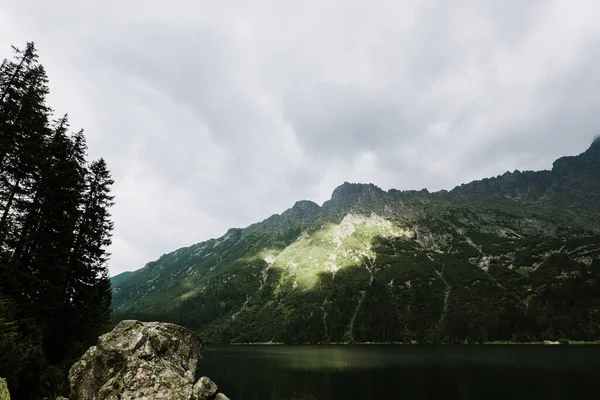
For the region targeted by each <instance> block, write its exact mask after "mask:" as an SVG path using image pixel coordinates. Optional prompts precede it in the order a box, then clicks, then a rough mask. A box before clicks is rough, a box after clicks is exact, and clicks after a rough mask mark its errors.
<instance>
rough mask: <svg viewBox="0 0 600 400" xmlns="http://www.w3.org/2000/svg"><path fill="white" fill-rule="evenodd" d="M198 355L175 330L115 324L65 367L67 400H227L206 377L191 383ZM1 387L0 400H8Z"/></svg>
mask: <svg viewBox="0 0 600 400" xmlns="http://www.w3.org/2000/svg"><path fill="white" fill-rule="evenodd" d="M203 351H204V345H203V343H202V341H201V340H200V338H199V337H198V336H197V335H196V334H194V333H193V332H191V331H189V330H187V329H185V328H183V327H181V326H178V325H174V324H168V323H160V322H140V321H134V320H126V321H121V322H120V323H119V324H118V325H117V326H116V327H115V328H114V329H113V330H112V331H111V332H109V333H107V334H105V335H102V336H100V338H99V339H98V344H97V345H96V346H92V347H90V348H89V350H88V351H87V352H86V353H85V354H84V355H83V357H81V359H80V360H79V361H78V362H76V363H75V364H74V365H73V366H72V367H71V370H70V371H69V384H70V386H71V400H117V399H119V400H151V399H164V400H209V399H210V400H228V398H227V396H225V395H224V394H222V393H217V385H216V384H215V383H214V382H213V381H212V380H211V379H210V378H208V377H205V376H204V377H201V378H200V379H199V380H198V381H197V382H196V383H194V376H195V373H196V366H197V364H198V362H199V361H201V360H202V354H203ZM1 383H2V380H1V379H0V399H1V400H4V399H9V398H10V397H8V390H6V393H5V394H3V393H4V391H3V389H2V384H1ZM3 396H5V397H3ZM57 400H68V399H66V398H64V397H59V398H58V399H57Z"/></svg>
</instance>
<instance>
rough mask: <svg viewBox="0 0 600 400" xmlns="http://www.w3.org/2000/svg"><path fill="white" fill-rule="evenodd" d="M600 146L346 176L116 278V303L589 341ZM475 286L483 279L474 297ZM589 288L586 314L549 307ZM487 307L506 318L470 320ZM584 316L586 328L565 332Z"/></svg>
mask: <svg viewBox="0 0 600 400" xmlns="http://www.w3.org/2000/svg"><path fill="white" fill-rule="evenodd" d="M599 143H600V142H599V141H598V139H595V140H594V142H593V143H592V145H591V146H590V148H589V149H588V150H586V151H585V152H583V153H581V154H579V155H577V156H570V157H562V158H560V159H558V160H556V161H555V163H554V164H553V168H552V170H545V171H536V172H534V171H525V172H520V171H515V172H513V173H510V172H507V173H505V174H503V175H499V176H497V177H494V178H486V179H482V180H479V181H473V182H470V183H468V184H463V185H459V186H457V187H455V188H454V189H452V190H451V191H445V190H441V191H438V192H433V193H430V192H429V191H427V190H426V189H423V190H420V191H415V190H412V191H399V190H396V189H390V190H388V191H384V190H382V189H381V188H379V187H377V186H376V185H373V184H356V183H349V182H344V183H343V184H342V185H340V186H338V187H337V188H336V189H335V190H334V191H333V193H332V196H331V198H330V199H329V200H327V201H325V202H324V203H323V205H322V206H319V205H318V204H316V203H314V202H311V201H308V200H301V201H298V202H296V203H295V204H294V206H293V207H291V208H289V209H287V210H285V211H284V212H282V213H281V214H274V215H272V216H270V217H269V218H267V219H265V220H263V221H261V222H258V223H255V224H252V225H250V226H248V227H246V228H233V229H230V230H228V231H227V233H226V234H225V235H223V236H221V237H220V238H217V239H210V240H208V241H204V242H201V243H197V244H195V245H192V246H189V247H185V248H180V249H178V250H176V251H174V252H171V253H167V254H165V255H163V256H161V257H160V258H159V259H158V260H156V261H153V262H150V263H148V264H146V266H145V267H144V268H142V269H140V270H137V271H134V272H130V273H129V274H127V275H117V276H115V277H113V280H112V282H113V309H114V311H115V315H116V317H117V318H120V317H135V318H138V319H145V318H146V319H162V320H166V321H169V322H176V323H180V324H183V325H184V326H188V327H190V328H191V329H194V330H196V331H198V332H200V333H201V334H202V335H203V337H205V338H207V339H208V340H212V341H223V342H238V341H242V342H243V341H264V342H266V341H270V340H273V341H282V342H290V343H299V342H313V343H321V342H329V341H336V342H337V341H373V340H375V339H377V340H394V341H406V340H419V341H421V342H428V341H433V342H436V341H443V342H452V341H463V340H482V339H486V340H487V339H512V338H513V336H516V337H517V338H519V337H527V338H532V339H541V338H544V339H545V338H554V339H556V338H557V337H559V336H560V337H562V336H565V337H566V336H569V337H571V338H575V337H580V338H587V337H589V336H590V335H592V332H593V334H596V332H597V333H600V318H597V313H598V310H597V308H598V307H597V304H596V303H595V302H596V296H597V297H598V301H600V287H599V284H597V283H596V282H597V280H596V278H595V277H596V275H595V274H597V273H600V268H596V265H597V263H598V252H597V250H598V249H597V248H598V245H600V241H599V239H598V235H600V220H599V218H598V213H597V211H598V210H600V201H599V198H598V195H597V194H596V193H600V191H596V190H597V189H598V188H600V173H599V171H600V168H596V167H599V166H600V145H599ZM577 240H583V241H584V242H586V243H587V242H589V243H587V244H586V245H585V246H588V247H589V248H590V249H592V251H591V253H592V254H591V255H587V253H586V254H585V255H582V254H581V252H582V251H583V250H582V249H581V248H584V249H585V248H586V247H585V246H583V245H582V246H579V245H578V243H579V242H577ZM586 251H587V250H586ZM584 253H585V251H584ZM561 257H562V258H561ZM556 259H561V260H562V261H560V262H558V261H556ZM555 263H558V264H557V265H554V264H555ZM592 265H593V266H594V268H591V266H592ZM540 266H542V267H543V268H542V267H540ZM561 274H566V275H564V276H566V277H567V278H564V279H566V280H560V279H563V278H560V279H559V278H557V277H561V276H563V275H561ZM539 275H544V276H542V277H540V276H539ZM583 277H586V279H587V281H589V280H591V281H593V282H592V283H589V284H588V283H582V282H587V281H586V280H584V281H581V279H583ZM399 279H400V280H402V282H403V284H402V285H400V286H397V282H399V281H398V280H399ZM548 279H552V280H553V282H554V281H556V282H558V283H555V284H554V283H553V284H549V283H548V282H549V281H548ZM557 279H558V281H557ZM571 279H572V280H573V282H575V283H573V282H571ZM598 280H599V281H600V279H598ZM580 281H581V282H580ZM395 282H396V283H395ZM407 282H408V283H407ZM565 282H568V289H565V284H566V283H565ZM473 284H477V285H479V286H480V287H481V288H483V289H479V286H478V290H476V291H475V292H477V293H478V295H477V296H475V295H473V293H475V292H473V290H474V289H473V287H472V285H473ZM553 285H558V286H557V287H558V288H559V289H560V290H562V291H564V290H568V291H569V295H568V296H566V297H565V295H564V293H563V295H562V296H563V299H561V298H560V296H557V295H556V294H555V291H556V290H559V289H557V288H556V287H554V286H553ZM582 285H583V286H582ZM586 285H588V286H590V287H587V286H586ZM584 286H585V287H584ZM499 288H502V289H501V292H497V291H498V290H499ZM584 289H585V290H591V291H592V292H593V293H592V294H591V295H590V296H589V299H586V300H585V302H590V301H591V302H592V303H593V304H591V303H590V304H588V305H586V306H585V307H584V311H585V316H582V315H580V313H579V314H577V313H576V312H575V311H573V310H571V309H569V310H570V311H564V310H562V309H561V310H562V311H560V312H559V311H557V309H556V307H554V306H552V307H551V306H550V305H549V304H554V303H557V304H559V303H560V304H561V306H560V307H563V308H564V307H566V306H565V305H564V304H562V303H561V302H562V301H563V300H564V298H567V299H570V300H569V301H571V300H572V297H573V296H575V294H573V293H575V292H577V290H579V291H580V292H581V291H584ZM560 290H559V291H560ZM532 291H533V295H532V294H531V292H532ZM596 291H597V292H598V293H596ZM571 292H573V293H571ZM528 293H529V294H528ZM531 296H533V297H531ZM569 296H571V297H569ZM577 299H578V300H577V301H579V302H580V303H581V302H582V301H584V300H582V299H581V298H579V297H578V298H577ZM536 301H539V302H540V303H539V304H538V303H536ZM455 302H456V304H455ZM530 303H531V304H530ZM352 304H354V305H352ZM465 304H470V305H469V306H466V305H465ZM586 304H587V303H586ZM557 307H558V306H557ZM382 310H385V312H386V314H387V315H388V317H385V316H384V315H382V312H383V311H382ZM417 310H421V311H419V312H417ZM483 310H485V313H487V314H489V315H495V317H493V318H491V317H489V318H488V317H482V316H481V315H479V314H477V315H479V316H478V317H477V318H475V317H473V315H472V314H473V313H474V312H475V311H477V312H478V313H480V312H483ZM502 310H504V311H502ZM508 310H510V311H508ZM531 310H536V311H535V312H536V315H534V316H531V315H528V313H530V312H533V311H531ZM572 314H573V315H572ZM575 314H577V318H580V319H581V318H583V320H585V321H586V322H585V324H583V325H584V327H585V329H583V328H581V329H580V328H579V327H577V326H576V324H575V323H573V322H571V323H570V325H568V326H569V327H568V328H567V327H566V325H565V326H563V327H562V328H560V329H559V326H560V324H561V323H562V322H561V321H562V320H561V318H563V319H564V318H567V319H568V320H569V321H572V320H574V318H575V316H574V315H575ZM478 318H479V319H478ZM503 318H504V319H508V321H511V322H510V323H509V326H504V325H503V324H504V322H501V321H502V319H503ZM556 318H558V319H557V320H556V321H555V319H556ZM596 319H598V320H599V321H596ZM460 321H470V322H468V323H467V322H465V323H466V324H467V326H468V327H467V328H464V327H461V326H460V325H461V322H460ZM473 321H479V322H477V323H474V322H473ZM519 321H521V322H519ZM523 321H526V323H525V322H523ZM536 321H537V322H536ZM434 322H435V323H434ZM563 322H564V321H563ZM469 324H471V325H469ZM469 326H470V327H469ZM342 327H343V329H342ZM586 335H587V336H586Z"/></svg>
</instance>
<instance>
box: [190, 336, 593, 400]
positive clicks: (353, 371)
mask: <svg viewBox="0 0 600 400" xmlns="http://www.w3.org/2000/svg"><path fill="white" fill-rule="evenodd" d="M198 374H199V376H200V375H206V376H209V377H211V378H212V379H213V380H214V381H215V382H216V383H217V385H218V386H219V391H222V392H223V393H225V394H226V395H227V396H229V397H230V398H231V399H232V400H258V399H260V400H268V399H278V400H288V399H289V400H291V399H303V400H309V399H310V400H317V399H318V400H321V399H346V400H354V399H361V400H363V399H403V400H408V399H410V400H412V399H444V400H445V399H461V400H463V399H486V400H488V399H502V400H510V399H527V400H533V399H544V400H550V399H599V400H600V346H595V347H594V346H578V345H571V346H564V347H563V346H534V345H522V346H518V345H514V346H513V345H489V346H431V347H419V346H401V345H398V346H394V345H355V346H345V345H338V346H334V345H332V346H267V345H264V346H262V345H255V346H207V347H206V349H205V352H204V359H203V361H202V363H201V364H200V366H199V371H198Z"/></svg>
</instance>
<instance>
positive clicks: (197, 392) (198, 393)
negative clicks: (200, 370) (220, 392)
mask: <svg viewBox="0 0 600 400" xmlns="http://www.w3.org/2000/svg"><path fill="white" fill-rule="evenodd" d="M215 393H217V385H216V384H215V383H214V382H213V381H212V380H211V379H210V378H209V377H206V376H203V377H201V378H200V379H198V382H196V384H195V385H194V388H193V394H192V400H206V399H209V398H211V397H212V396H214V394H215Z"/></svg>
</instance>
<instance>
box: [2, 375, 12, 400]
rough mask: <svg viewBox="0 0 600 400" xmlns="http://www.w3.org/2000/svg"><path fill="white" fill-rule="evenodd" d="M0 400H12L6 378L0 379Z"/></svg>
mask: <svg viewBox="0 0 600 400" xmlns="http://www.w3.org/2000/svg"><path fill="white" fill-rule="evenodd" d="M0 400H10V393H9V392H8V384H7V383H6V379H4V378H0Z"/></svg>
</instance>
